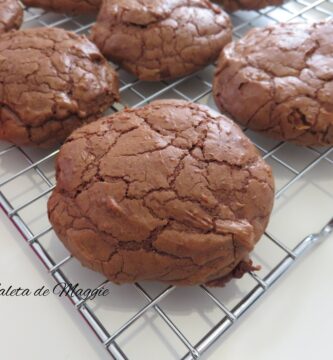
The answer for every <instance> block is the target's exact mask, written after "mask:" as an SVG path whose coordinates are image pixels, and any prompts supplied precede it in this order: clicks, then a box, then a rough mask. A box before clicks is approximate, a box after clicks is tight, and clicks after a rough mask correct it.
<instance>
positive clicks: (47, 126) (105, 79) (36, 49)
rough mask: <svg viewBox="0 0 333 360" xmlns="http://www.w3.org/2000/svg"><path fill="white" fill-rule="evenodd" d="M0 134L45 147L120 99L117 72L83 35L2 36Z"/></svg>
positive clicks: (51, 31)
mask: <svg viewBox="0 0 333 360" xmlns="http://www.w3.org/2000/svg"><path fill="white" fill-rule="evenodd" d="M0 59H1V61H0V104H1V109H0V139H2V140H8V141H10V142H13V143H14V144H17V145H35V146H41V147H49V146H52V145H54V144H56V143H58V142H61V141H63V140H64V139H65V138H66V137H67V136H68V135H69V134H70V133H71V132H72V130H74V129H75V128H77V127H78V126H80V125H82V124H83V123H86V122H90V121H92V120H95V119H96V118H98V117H100V115H101V114H102V113H103V112H104V111H105V110H106V109H107V108H108V107H109V106H110V105H111V104H112V103H113V102H114V101H115V100H118V78H117V75H116V73H115V71H114V70H113V69H112V67H111V66H110V65H109V64H108V62H107V61H106V60H105V58H104V57H103V56H102V54H101V53H100V52H99V50H98V49H97V47H96V46H95V45H94V44H92V43H91V42H90V41H89V40H88V39H87V38H86V37H83V36H78V35H76V34H74V33H70V32H67V31H65V30H61V29H52V28H39V29H29V30H24V31H16V32H11V33H8V34H5V35H3V36H1V38H0Z"/></svg>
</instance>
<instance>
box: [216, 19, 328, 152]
mask: <svg viewBox="0 0 333 360" xmlns="http://www.w3.org/2000/svg"><path fill="white" fill-rule="evenodd" d="M332 38H333V20H328V21H322V22H317V23H311V24H304V23H298V24H294V23H293V24H278V25H273V26H269V27H266V28H261V29H254V30H251V31H250V32H249V33H248V34H247V35H246V36H245V37H244V38H242V39H241V40H240V41H238V42H236V43H232V44H230V45H229V46H228V47H226V48H225V49H224V51H222V54H221V56H220V59H219V62H218V66H217V70H216V74H215V79H214V86H213V87H214V96H215V100H216V103H217V105H218V106H219V107H220V109H221V110H223V111H225V112H227V113H229V114H231V116H232V117H233V118H234V119H235V120H237V121H239V122H240V123H241V124H243V125H244V126H247V127H249V128H251V129H253V130H256V131H259V132H261V133H263V134H267V135H269V136H271V137H273V138H276V139H280V140H288V141H291V142H294V143H296V144H300V145H316V146H317V145H318V146H326V145H333V42H332Z"/></svg>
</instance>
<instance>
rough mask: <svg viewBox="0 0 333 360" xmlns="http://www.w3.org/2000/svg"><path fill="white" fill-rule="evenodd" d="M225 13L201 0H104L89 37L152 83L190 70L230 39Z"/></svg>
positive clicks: (203, 63)
mask: <svg viewBox="0 0 333 360" xmlns="http://www.w3.org/2000/svg"><path fill="white" fill-rule="evenodd" d="M231 35H232V31H231V22H230V19H229V17H228V15H227V14H226V13H224V12H223V11H222V10H221V9H220V8H219V7H218V6H217V5H213V4H212V3H210V2H209V1H207V0H167V1H164V0H141V1H139V0H118V1H105V2H104V3H103V5H102V7H101V11H100V13H99V16H98V19H97V23H96V24H95V25H94V27H93V29H92V34H91V39H92V40H93V41H94V42H95V43H96V44H97V46H98V47H99V48H100V50H101V51H102V53H103V54H104V55H105V56H106V57H107V58H109V59H110V60H112V61H115V62H117V63H119V64H120V65H121V66H122V67H124V68H125V69H126V70H128V71H130V72H132V73H133V74H135V75H136V76H137V77H138V78H139V79H142V80H150V81H158V80H166V79H173V78H177V77H180V76H184V75H187V74H190V73H192V72H195V71H197V70H199V69H201V68H202V67H204V66H206V65H207V64H209V63H211V62H213V61H214V60H215V59H216V58H217V56H218V54H219V53H220V51H221V49H222V48H223V47H224V46H225V45H226V44H227V43H228V42H230V41H231Z"/></svg>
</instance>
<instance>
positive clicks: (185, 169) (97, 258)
mask: <svg viewBox="0 0 333 360" xmlns="http://www.w3.org/2000/svg"><path fill="white" fill-rule="evenodd" d="M273 198H274V183H273V178H272V174H271V169H270V167H269V166H268V165H267V164H266V163H265V162H264V161H263V159H262V158H261V157H260V155H259V154H258V152H257V150H256V148H255V146H254V145H253V144H252V143H251V142H250V140H249V139H248V138H247V137H246V136H245V135H244V134H243V133H242V131H241V130H240V129H239V127H238V126H237V125H235V124H234V122H233V121H231V120H229V119H228V118H226V117H225V116H222V115H219V114H217V113H216V112H213V111H211V110H210V109H209V108H208V107H206V106H202V105H198V104H194V103H189V102H185V101H177V100H164V101H155V102H153V103H151V104H150V105H147V106H145V107H143V108H140V109H132V110H130V109H128V110H125V111H123V112H120V113H116V114H114V115H112V116H109V117H105V118H102V119H100V120H98V121H96V122H94V123H91V124H89V125H86V126H84V127H81V128H80V129H78V130H76V131H75V132H74V133H73V134H72V135H71V136H70V137H69V138H68V140H67V142H66V143H65V144H64V145H63V146H62V148H61V150H60V154H59V156H58V159H57V186H56V188H55V190H54V191H53V193H52V196H51V197H50V199H49V202H48V213H49V218H50V221H51V223H52V224H53V227H54V230H55V232H56V233H57V235H58V236H59V238H60V239H61V240H62V241H63V243H64V244H65V246H66V247H67V248H68V249H69V251H70V252H71V253H72V254H73V255H74V256H75V257H77V258H78V259H79V260H80V261H81V263H82V264H83V265H85V266H87V267H89V268H91V269H94V270H96V271H99V272H101V273H103V274H104V275H105V276H106V277H107V278H108V279H110V280H111V281H113V282H115V283H119V284H120V283H127V282H134V281H140V280H159V281H163V282H167V283H171V284H180V285H192V284H201V283H208V284H210V285H223V284H224V283H225V281H226V280H228V279H229V278H231V277H232V276H235V277H240V276H241V275H242V274H243V273H244V272H246V271H247V270H249V269H253V267H252V266H251V263H250V262H249V260H248V254H249V252H250V251H251V250H252V249H253V247H254V246H255V244H256V243H257V241H258V240H259V238H260V237H261V235H262V233H263V231H264V229H265V227H266V225H267V222H268V219H269V216H270V213H271V209H272V204H273Z"/></svg>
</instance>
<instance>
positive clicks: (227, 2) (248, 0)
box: [214, 0, 284, 12]
mask: <svg viewBox="0 0 333 360" xmlns="http://www.w3.org/2000/svg"><path fill="white" fill-rule="evenodd" d="M214 1H215V2H217V3H219V4H222V6H223V8H224V9H225V10H227V11H229V12H233V11H237V10H259V9H263V8H265V7H267V6H278V5H281V4H283V1H284V0H214Z"/></svg>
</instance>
